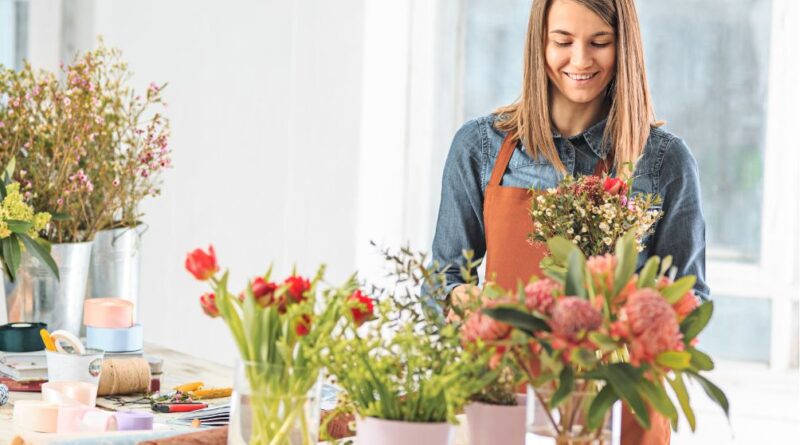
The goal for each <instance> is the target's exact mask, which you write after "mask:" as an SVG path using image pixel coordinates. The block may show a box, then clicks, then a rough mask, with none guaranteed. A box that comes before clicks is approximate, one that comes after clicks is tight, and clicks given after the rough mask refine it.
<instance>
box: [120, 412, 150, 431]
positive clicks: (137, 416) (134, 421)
mask: <svg viewBox="0 0 800 445" xmlns="http://www.w3.org/2000/svg"><path fill="white" fill-rule="evenodd" d="M117 429H118V430H119V431H137V430H152V429H153V414H152V413H148V412H139V411H118V412H117Z"/></svg>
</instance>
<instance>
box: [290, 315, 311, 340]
mask: <svg viewBox="0 0 800 445" xmlns="http://www.w3.org/2000/svg"><path fill="white" fill-rule="evenodd" d="M310 330H311V316H310V315H308V314H303V316H301V317H300V319H299V320H297V324H295V325H294V332H295V333H296V334H297V336H298V337H305V336H306V335H308V332H309V331H310Z"/></svg>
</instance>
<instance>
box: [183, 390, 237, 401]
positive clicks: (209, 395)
mask: <svg viewBox="0 0 800 445" xmlns="http://www.w3.org/2000/svg"><path fill="white" fill-rule="evenodd" d="M232 392H233V388H209V389H198V390H197V391H189V395H190V396H192V398H193V399H195V400H201V399H219V398H221V397H230V396H231V393H232Z"/></svg>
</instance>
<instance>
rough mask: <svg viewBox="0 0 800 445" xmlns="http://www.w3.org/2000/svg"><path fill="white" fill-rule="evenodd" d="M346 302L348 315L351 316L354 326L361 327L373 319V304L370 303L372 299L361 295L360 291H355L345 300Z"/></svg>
mask: <svg viewBox="0 0 800 445" xmlns="http://www.w3.org/2000/svg"><path fill="white" fill-rule="evenodd" d="M347 301H348V302H349V303H350V313H351V314H352V315H353V322H355V324H356V326H361V325H362V324H363V323H364V322H365V321H367V320H372V319H373V318H374V317H375V304H374V303H373V302H372V298H369V297H368V296H366V295H364V294H363V293H361V290H360V289H356V291H355V292H353V294H352V295H350V296H349V297H348V298H347Z"/></svg>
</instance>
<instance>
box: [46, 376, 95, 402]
mask: <svg viewBox="0 0 800 445" xmlns="http://www.w3.org/2000/svg"><path fill="white" fill-rule="evenodd" d="M42 400H44V401H45V402H53V403H58V404H59V405H85V406H90V407H94V405H95V402H96V401H97V385H92V384H91V383H86V382H70V381H62V382H47V383H43V384H42Z"/></svg>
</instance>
